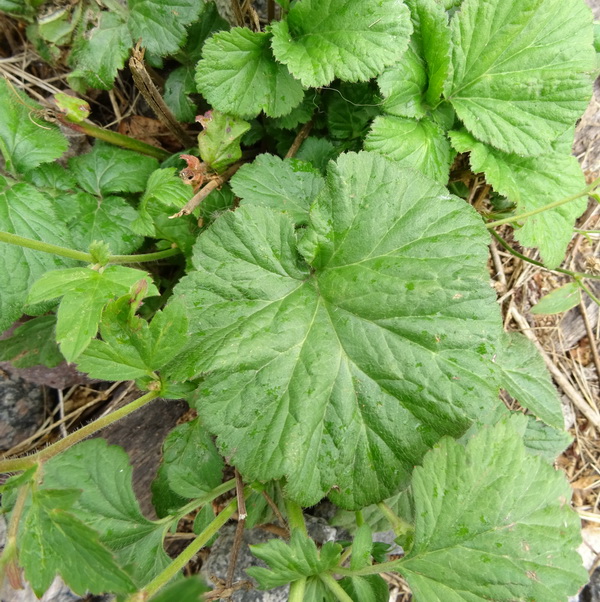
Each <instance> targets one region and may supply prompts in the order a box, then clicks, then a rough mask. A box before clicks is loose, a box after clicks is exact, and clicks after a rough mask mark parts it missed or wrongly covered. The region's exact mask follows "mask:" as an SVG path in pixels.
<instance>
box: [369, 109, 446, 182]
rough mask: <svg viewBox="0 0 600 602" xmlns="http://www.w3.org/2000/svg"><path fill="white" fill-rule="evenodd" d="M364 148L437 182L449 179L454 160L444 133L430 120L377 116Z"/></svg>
mask: <svg viewBox="0 0 600 602" xmlns="http://www.w3.org/2000/svg"><path fill="white" fill-rule="evenodd" d="M365 149H366V150H371V151H375V152H377V153H380V154H382V155H385V156H386V157H389V158H390V159H393V160H394V161H398V163H399V164H400V165H402V166H404V167H414V168H415V169H418V170H419V171H420V172H421V173H423V174H425V175H426V176H429V177H430V178H433V179H435V180H437V181H438V182H440V184H446V183H447V182H448V176H449V174H450V165H451V164H452V160H453V159H454V153H453V152H452V147H451V146H450V142H449V141H448V138H447V137H446V134H445V133H444V132H443V131H442V130H441V129H440V128H439V127H438V126H437V125H436V124H435V123H433V122H432V121H430V120H429V119H422V120H421V121H414V120H413V119H406V118H403V117H392V116H387V115H382V116H379V117H376V118H375V121H374V122H373V125H372V126H371V131H370V132H369V134H368V136H367V138H366V140H365Z"/></svg>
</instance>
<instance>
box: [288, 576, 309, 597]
mask: <svg viewBox="0 0 600 602" xmlns="http://www.w3.org/2000/svg"><path fill="white" fill-rule="evenodd" d="M305 590H306V577H302V579H298V581H294V582H293V583H292V584H291V585H290V596H289V598H288V602H304V591H305Z"/></svg>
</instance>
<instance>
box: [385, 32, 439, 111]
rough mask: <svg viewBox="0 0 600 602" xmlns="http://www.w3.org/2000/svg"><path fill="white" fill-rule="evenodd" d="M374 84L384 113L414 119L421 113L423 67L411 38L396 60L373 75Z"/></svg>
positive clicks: (425, 71)
mask: <svg viewBox="0 0 600 602" xmlns="http://www.w3.org/2000/svg"><path fill="white" fill-rule="evenodd" d="M377 85H378V86H379V89H380V90H381V93H382V94H383V97H384V101H383V103H382V108H383V110H384V111H385V112H386V113H389V114H390V115H396V116H398V117H415V118H417V119H420V118H421V117H423V116H424V115H425V112H426V106H425V103H424V93H425V90H426V89H427V68H426V65H425V61H424V60H423V58H422V57H421V56H420V55H419V53H418V51H417V49H416V45H415V43H414V42H411V43H410V44H409V46H408V49H407V51H406V52H405V53H404V55H403V56H402V58H401V59H400V60H399V61H398V62H397V63H396V64H394V65H392V66H391V67H388V68H387V69H386V70H385V71H384V72H383V73H382V74H381V75H380V76H379V77H378V78H377Z"/></svg>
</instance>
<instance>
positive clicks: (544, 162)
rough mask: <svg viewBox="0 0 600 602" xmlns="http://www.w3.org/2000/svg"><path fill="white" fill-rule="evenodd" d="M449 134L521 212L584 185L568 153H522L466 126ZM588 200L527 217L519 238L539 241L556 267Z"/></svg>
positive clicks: (529, 242) (547, 262)
mask: <svg viewBox="0 0 600 602" xmlns="http://www.w3.org/2000/svg"><path fill="white" fill-rule="evenodd" d="M450 138H451V140H452V144H453V146H454V148H456V150H458V151H459V152H468V151H470V153H471V155H470V159H469V160H470V163H471V168H472V169H473V171H474V172H484V173H485V178H486V181H487V182H488V184H490V185H491V186H492V187H493V188H494V190H495V191H496V192H498V193H500V194H502V195H504V196H506V197H508V199H509V200H511V201H512V202H513V203H515V204H516V205H517V213H524V212H526V211H532V210H535V209H540V208H541V207H545V206H546V205H548V204H550V203H552V202H554V201H558V200H560V199H561V198H564V197H568V196H571V195H573V194H577V193H578V192H581V190H583V188H585V177H584V175H583V173H582V171H581V167H580V166H579V162H578V161H577V159H576V158H575V157H572V156H570V155H569V154H566V153H563V152H559V151H554V152H553V153H552V154H548V155H544V156H541V157H519V156H518V155H515V154H508V153H503V152H502V151H499V150H496V149H493V148H491V147H489V146H487V145H485V144H482V143H481V142H478V141H477V140H475V138H473V137H472V136H470V135H469V134H468V133H466V132H464V131H462V132H451V133H450ZM586 206H587V198H586V197H581V198H579V199H577V200H574V201H572V202H570V203H567V204H565V205H561V206H559V207H556V208H555V209H550V210H548V211H544V212H542V213H538V214H537V215H533V216H531V217H529V218H526V219H525V220H524V221H523V226H522V227H521V228H520V229H518V230H516V231H515V238H516V239H517V240H518V241H519V242H520V243H521V244H522V245H524V246H527V247H534V246H536V247H538V248H539V250H540V254H541V256H542V259H543V260H544V263H545V265H546V266H547V267H549V268H555V267H557V266H558V265H559V264H560V263H561V262H562V260H563V259H564V256H565V252H566V249H567V245H568V244H569V242H570V240H571V237H572V230H573V225H574V223H575V220H576V219H577V218H578V217H579V216H580V215H581V214H582V213H583V211H584V210H585V208H586Z"/></svg>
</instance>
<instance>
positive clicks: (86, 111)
mask: <svg viewBox="0 0 600 602" xmlns="http://www.w3.org/2000/svg"><path fill="white" fill-rule="evenodd" d="M54 102H56V106H57V107H58V108H59V109H60V110H61V112H62V113H64V115H65V119H67V121H71V122H73V123H80V122H82V121H84V120H85V119H87V118H88V117H89V115H90V112H91V109H90V105H89V103H88V102H87V101H85V100H82V99H81V98H77V96H71V95H70V94H64V93H63V92H57V93H56V94H55V95H54Z"/></svg>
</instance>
